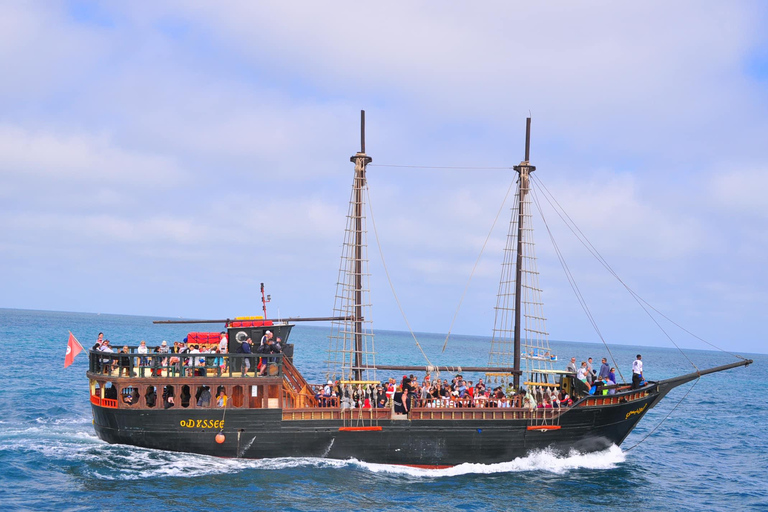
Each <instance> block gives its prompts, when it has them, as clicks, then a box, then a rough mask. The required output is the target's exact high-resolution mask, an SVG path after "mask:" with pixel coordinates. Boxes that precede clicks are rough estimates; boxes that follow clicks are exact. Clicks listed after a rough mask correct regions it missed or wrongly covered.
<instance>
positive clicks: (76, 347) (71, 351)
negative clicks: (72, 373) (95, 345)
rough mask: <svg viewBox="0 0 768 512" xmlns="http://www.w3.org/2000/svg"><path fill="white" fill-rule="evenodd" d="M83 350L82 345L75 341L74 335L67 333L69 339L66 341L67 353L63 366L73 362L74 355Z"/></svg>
mask: <svg viewBox="0 0 768 512" xmlns="http://www.w3.org/2000/svg"><path fill="white" fill-rule="evenodd" d="M82 351H83V346H82V345H81V344H80V342H79V341H77V338H75V335H74V334H72V333H71V332H70V333H69V341H68V342H67V355H66V356H64V368H66V367H67V366H69V365H71V364H72V363H74V362H75V356H76V355H77V354H79V353H80V352H82Z"/></svg>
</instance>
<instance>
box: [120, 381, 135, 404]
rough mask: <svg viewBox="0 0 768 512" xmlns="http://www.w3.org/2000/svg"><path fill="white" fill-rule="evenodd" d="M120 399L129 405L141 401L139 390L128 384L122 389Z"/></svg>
mask: <svg viewBox="0 0 768 512" xmlns="http://www.w3.org/2000/svg"><path fill="white" fill-rule="evenodd" d="M120 401H121V402H122V403H123V404H124V405H127V406H129V407H133V406H134V405H136V404H138V403H139V390H138V389H136V388H134V387H132V386H128V387H125V388H123V389H121V390H120Z"/></svg>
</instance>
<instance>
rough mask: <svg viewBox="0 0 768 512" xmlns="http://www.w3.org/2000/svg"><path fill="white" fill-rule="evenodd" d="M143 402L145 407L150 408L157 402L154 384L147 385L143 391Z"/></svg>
mask: <svg viewBox="0 0 768 512" xmlns="http://www.w3.org/2000/svg"><path fill="white" fill-rule="evenodd" d="M144 402H145V403H146V404H147V407H149V408H152V407H154V406H155V404H156V403H157V390H156V389H155V386H147V391H146V392H145V393H144Z"/></svg>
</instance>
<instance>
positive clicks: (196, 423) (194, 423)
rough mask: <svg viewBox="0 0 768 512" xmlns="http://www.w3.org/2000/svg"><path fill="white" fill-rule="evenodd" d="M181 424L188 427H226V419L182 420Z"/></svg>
mask: <svg viewBox="0 0 768 512" xmlns="http://www.w3.org/2000/svg"><path fill="white" fill-rule="evenodd" d="M179 425H181V426H182V427H186V428H224V420H193V419H188V420H181V421H179Z"/></svg>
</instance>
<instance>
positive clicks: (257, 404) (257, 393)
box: [248, 386, 264, 409]
mask: <svg viewBox="0 0 768 512" xmlns="http://www.w3.org/2000/svg"><path fill="white" fill-rule="evenodd" d="M249 387H250V388H251V398H250V400H249V401H248V407H250V408H251V409H260V408H261V404H262V399H261V397H262V396H263V395H264V386H249ZM259 388H261V389H259Z"/></svg>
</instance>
